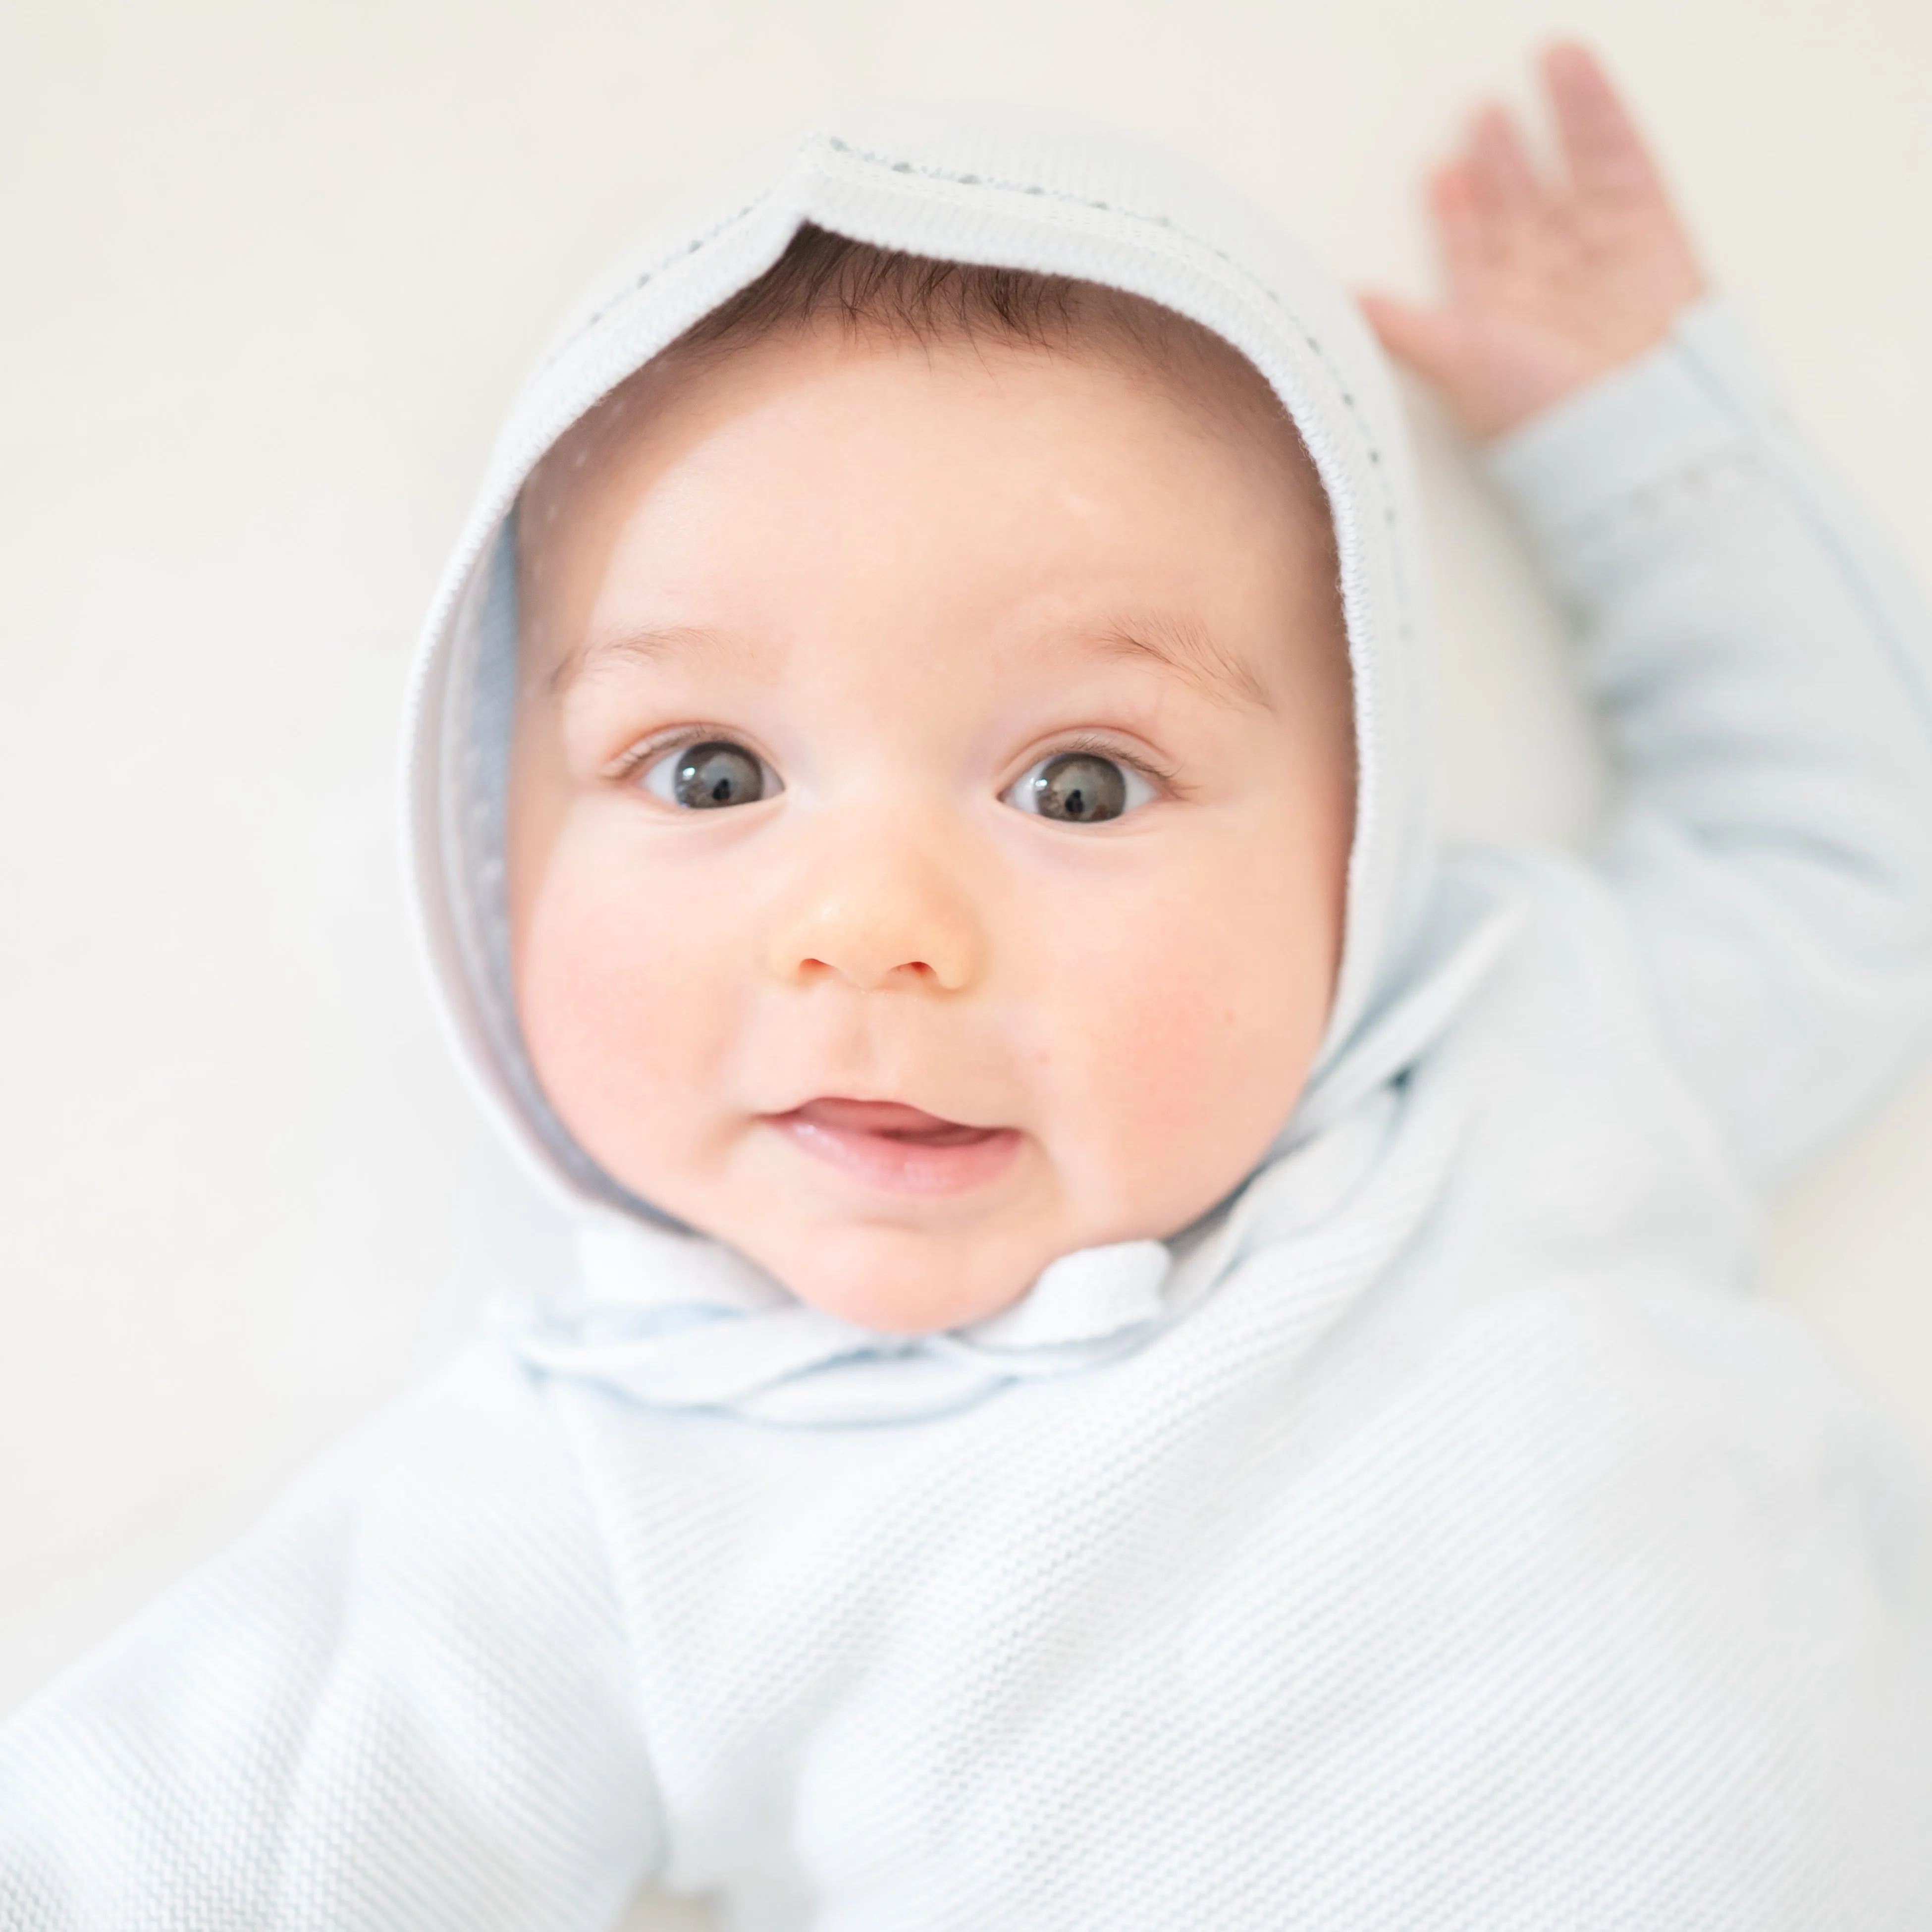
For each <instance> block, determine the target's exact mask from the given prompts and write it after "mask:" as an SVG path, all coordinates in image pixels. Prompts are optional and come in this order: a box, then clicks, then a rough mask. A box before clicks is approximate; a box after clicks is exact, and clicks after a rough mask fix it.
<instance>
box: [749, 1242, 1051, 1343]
mask: <svg viewBox="0 0 1932 1932" xmlns="http://www.w3.org/2000/svg"><path fill="white" fill-rule="evenodd" d="M723 1238H724V1240H725V1241H727V1242H728V1243H729V1244H730V1246H732V1247H736V1248H737V1249H738V1250H739V1251H740V1252H741V1253H743V1254H745V1255H746V1256H748V1257H749V1258H750V1259H751V1260H752V1261H754V1262H757V1265H759V1266H760V1268H763V1269H764V1270H765V1271H766V1273H767V1274H771V1275H772V1276H775V1277H776V1278H777V1279H778V1280H779V1281H780V1282H781V1283H783V1284H784V1286H785V1287H786V1288H787V1289H788V1290H789V1291H790V1292H791V1293H792V1294H793V1295H796V1297H797V1298H798V1299H799V1301H802V1302H803V1303H804V1304H805V1305H806V1306H807V1307H810V1308H816V1309H817V1310H820V1312H821V1313H823V1314H826V1315H832V1316H837V1317H838V1319H839V1320H840V1321H841V1322H851V1323H853V1325H855V1326H856V1327H858V1328H872V1329H877V1330H879V1331H881V1332H883V1333H884V1334H893V1335H930V1334H938V1333H940V1332H941V1331H944V1330H946V1329H949V1328H968V1327H970V1326H971V1325H972V1324H973V1323H974V1322H983V1321H986V1319H988V1318H989V1317H990V1316H995V1315H998V1313H1001V1310H1004V1309H1007V1308H1010V1307H1012V1306H1013V1304H1014V1303H1015V1302H1016V1301H1019V1300H1020V1299H1021V1298H1022V1297H1023V1296H1024V1295H1025V1294H1026V1292H1027V1291H1028V1289H1030V1288H1031V1287H1032V1286H1033V1285H1034V1283H1035V1282H1036V1281H1037V1280H1039V1278H1040V1274H1041V1273H1042V1271H1043V1270H1044V1269H1045V1268H1046V1267H1047V1265H1048V1264H1049V1262H1052V1261H1054V1260H1055V1259H1057V1257H1058V1254H1059V1253H1062V1252H1066V1251H1067V1250H1066V1249H1065V1248H1064V1247H1055V1246H1054V1245H1053V1244H1051V1243H1047V1242H1043V1241H1040V1240H1039V1239H1038V1238H1034V1239H1032V1240H1028V1239H1026V1238H1024V1237H1021V1236H1019V1235H1015V1234H1012V1233H1006V1234H1001V1233H995V1232H992V1231H989V1232H987V1233H986V1234H985V1235H980V1236H977V1237H976V1236H975V1235H971V1234H962V1232H961V1231H960V1230H959V1229H957V1228H956V1227H955V1228H951V1229H946V1230H944V1231H943V1232H942V1231H941V1230H938V1229H932V1230H921V1229H916V1228H907V1227H893V1226H880V1225H877V1224H865V1223H860V1224H858V1225H856V1226H843V1227H835V1228H826V1227H823V1226H820V1227H816V1228H813V1229H809V1230H793V1231H790V1232H788V1233H787V1234H785V1235H778V1232H777V1231H775V1230H767V1229H758V1230H756V1231H748V1230H739V1231H738V1232H737V1233H736V1238H733V1235H730V1234H726V1235H724V1236H723Z"/></svg>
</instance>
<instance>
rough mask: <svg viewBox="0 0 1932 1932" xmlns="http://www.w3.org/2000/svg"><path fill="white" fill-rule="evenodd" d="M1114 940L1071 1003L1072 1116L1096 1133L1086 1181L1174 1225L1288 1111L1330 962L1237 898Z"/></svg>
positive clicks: (1162, 916)
mask: <svg viewBox="0 0 1932 1932" xmlns="http://www.w3.org/2000/svg"><path fill="white" fill-rule="evenodd" d="M1250 896H1252V895H1250ZM1117 938H1118V944H1116V946H1115V947H1112V948H1110V949H1109V956H1108V962H1107V965H1106V970H1105V972H1104V974H1103V975H1101V976H1099V977H1093V978H1090V983H1089V984H1088V986H1087V987H1086V988H1085V990H1084V993H1083V994H1082V995H1079V997H1073V998H1069V1000H1068V1001H1067V1008H1066V1010H1067V1013H1068V1015H1069V1020H1068V1025H1067V1034H1068V1037H1070V1039H1073V1040H1077V1041H1078V1043H1079V1054H1078V1058H1079V1065H1078V1067H1070V1068H1068V1069H1067V1070H1065V1071H1066V1073H1067V1076H1070V1079H1069V1082H1068V1084H1069V1085H1078V1086H1079V1087H1081V1088H1084V1090H1085V1091H1084V1092H1083V1093H1082V1094H1081V1096H1080V1098H1079V1100H1078V1101H1077V1102H1076V1103H1075V1108H1074V1111H1075V1112H1077V1114H1078V1115H1082V1116H1084V1117H1085V1119H1086V1121H1088V1124H1089V1128H1090V1131H1091V1133H1092V1135H1093V1138H1092V1140H1091V1143H1090V1148H1091V1161H1092V1165H1093V1168H1094V1170H1096V1171H1094V1172H1091V1175H1090V1177H1089V1178H1090V1180H1091V1182H1092V1183H1093V1184H1094V1185H1096V1186H1097V1187H1100V1188H1101V1189H1103V1190H1105V1191H1106V1193H1107V1194H1108V1195H1109V1196H1110V1197H1111V1198H1112V1199H1113V1200H1114V1201H1115V1202H1118V1203H1119V1204H1121V1205H1122V1206H1123V1207H1124V1208H1125V1207H1127V1206H1129V1205H1132V1206H1133V1208H1135V1209H1136V1211H1140V1212H1145V1213H1146V1214H1148V1215H1149V1216H1150V1217H1151V1218H1154V1219H1157V1220H1160V1221H1162V1222H1163V1223H1165V1224H1166V1225H1165V1226H1164V1227H1163V1228H1162V1229H1160V1230H1158V1232H1172V1228H1174V1227H1175V1226H1180V1225H1181V1224H1182V1223H1184V1221H1186V1220H1190V1219H1191V1218H1193V1216H1194V1215H1195V1214H1199V1213H1200V1212H1202V1211H1204V1210H1205V1208H1208V1207H1209V1206H1211V1205H1212V1204H1213V1203H1214V1202H1215V1201H1216V1200H1217V1199H1220V1196H1222V1195H1223V1194H1224V1193H1226V1192H1227V1190H1229V1188H1230V1187H1233V1186H1234V1185H1235V1184H1236V1183H1237V1182H1238V1181H1240V1179H1241V1177H1242V1176H1243V1175H1244V1174H1246V1173H1247V1171H1248V1169H1250V1167H1251V1166H1253V1163H1254V1161H1255V1160H1256V1159H1257V1158H1258V1157H1259V1155H1260V1154H1261V1152H1262V1150H1263V1149H1264V1148H1265V1147H1266V1145H1267V1144H1268V1142H1269V1141H1270V1140H1271V1139H1272V1138H1273V1137H1274V1135H1275V1133H1277V1132H1278V1131H1279V1130H1280V1127H1282V1126H1283V1124H1284V1123H1285V1122H1286V1120H1287V1118H1288V1116H1289V1113H1290V1112H1291V1111H1292V1108H1293V1106H1294V1102H1295V1096H1296V1094H1298V1092H1299V1091H1300V1089H1301V1085H1302V1082H1303V1081H1304V1079H1305V1078H1306V1076H1307V1070H1308V1067H1309V1064H1310V1061H1312V1059H1313V1055H1314V1053H1315V1051H1316V1048H1317V1047H1318V1046H1319V1043H1320V1036H1321V1032H1322V1024H1323V1021H1324V1019H1325V1015H1326V1013H1327V1009H1328V999H1329V995H1330V990H1331V988H1330V979H1331V975H1332V967H1331V965H1330V964H1329V962H1328V956H1327V947H1326V944H1325V942H1324V941H1323V939H1322V935H1320V934H1319V932H1314V931H1312V930H1310V929H1308V928H1307V926H1305V925H1304V924H1301V923H1300V922H1298V921H1297V920H1296V919H1295V918H1294V917H1293V916H1292V914H1291V913H1289V909H1288V908H1287V907H1286V906H1281V907H1266V906H1264V907H1261V908H1259V910H1255V909H1252V908H1250V909H1244V908H1243V907H1241V904H1240V903H1239V897H1238V895H1236V894H1234V893H1228V894H1219V893H1215V894H1196V895H1190V898H1188V899H1187V900H1186V901H1184V902H1181V903H1179V904H1176V903H1174V902H1172V901H1170V902H1169V904H1168V905H1167V906H1166V907H1163V908H1162V909H1160V912H1159V913H1157V914H1156V915H1154V916H1149V917H1148V918H1146V919H1143V920H1142V921H1139V922H1137V924H1136V927H1135V928H1134V929H1130V930H1127V931H1124V932H1119V933H1118V935H1117ZM1145 1232H1157V1231H1156V1230H1154V1229H1147V1230H1145Z"/></svg>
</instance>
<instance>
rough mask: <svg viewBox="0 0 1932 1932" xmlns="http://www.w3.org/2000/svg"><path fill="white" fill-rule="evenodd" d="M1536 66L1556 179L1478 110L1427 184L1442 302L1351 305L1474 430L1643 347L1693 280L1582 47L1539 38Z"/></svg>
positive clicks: (1623, 116) (1491, 426)
mask: <svg viewBox="0 0 1932 1932" xmlns="http://www.w3.org/2000/svg"><path fill="white" fill-rule="evenodd" d="M1543 77H1544V85H1545V86H1546V87H1547V89H1548V91H1549V95H1550V106H1551V107H1552V109H1553V112H1554V115H1555V118H1556V132H1557V136H1558V139H1559V143H1560V145H1561V147H1562V154H1563V163H1564V166H1563V170H1562V178H1561V179H1559V180H1556V181H1550V180H1547V179H1546V178H1544V177H1543V176H1542V175H1540V174H1539V173H1538V170H1537V169H1536V167H1535V166H1534V165H1533V164H1532V162H1531V160H1530V158H1529V154H1528V153H1527V152H1526V150H1525V148H1524V146H1523V139H1522V136H1520V133H1518V132H1517V127H1516V124H1515V123H1514V121H1513V120H1512V119H1511V117H1510V115H1509V114H1508V113H1507V112H1506V111H1505V110H1504V109H1502V108H1501V107H1496V106H1494V105H1492V106H1490V107H1486V108H1484V110H1483V111H1482V112H1481V113H1480V114H1479V115H1478V116H1477V118H1476V121H1475V125H1474V127H1472V129H1471V130H1470V134H1469V142H1468V144H1467V145H1466V147H1465V148H1464V149H1463V152H1462V154H1460V156H1458V157H1457V158H1455V159H1454V160H1451V161H1448V162H1447V163H1445V164H1444V165H1443V166H1442V167H1440V168H1439V169H1437V170H1436V173H1435V175H1433V178H1432V179H1431V181H1430V199H1431V202H1432V204H1433V208H1434V211H1435V216H1436V233H1437V239H1438V242H1439V245H1440V248H1441V250H1442V262H1443V272H1444V279H1445V282H1446V283H1447V284H1448V293H1447V297H1446V299H1445V301H1444V302H1443V303H1442V305H1441V306H1440V307H1439V308H1420V307H1417V306H1415V305H1412V304H1410V303H1408V302H1397V301H1395V300H1394V299H1391V298H1390V297H1388V296H1367V297H1365V298H1364V301H1363V308H1364V310H1365V311H1367V315H1368V318H1369V320H1370V323H1372V324H1373V326H1374V328H1375V331H1376V334H1377V335H1379V336H1380V337H1381V338H1382V345H1383V347H1385V348H1386V349H1387V350H1388V351H1389V353H1391V355H1393V356H1397V357H1399V358H1400V359H1401V360H1402V361H1403V362H1406V363H1407V364H1409V366H1410V367H1411V368H1413V369H1414V370H1415V371H1416V373H1417V374H1418V375H1420V376H1421V377H1424V379H1425V380H1427V382H1429V383H1431V384H1433V386H1435V387H1436V389H1438V390H1439V391H1440V392H1442V396H1443V398H1444V400H1445V401H1446V402H1447V403H1448V405H1449V407H1450V409H1451V410H1452V411H1453V412H1454V414H1455V415H1456V416H1457V418H1458V419H1460V422H1462V424H1463V427H1464V428H1466V429H1467V430H1468V431H1469V432H1470V433H1471V434H1472V435H1475V436H1478V437H1493V436H1500V435H1502V434H1503V433H1504V432H1505V431H1507V430H1510V429H1513V428H1515V427H1516V425H1517V424H1518V423H1520V422H1523V421H1524V420H1526V419H1527V418H1529V417H1530V416H1534V415H1535V413H1536V412H1537V411H1538V410H1541V409H1542V408H1544V407H1546V406H1547V405H1548V404H1551V403H1553V402H1556V401H1559V399H1560V398H1562V397H1564V396H1566V395H1569V394H1570V392H1571V391H1572V390H1574V389H1581V388H1582V387H1583V385H1584V384H1585V383H1589V382H1590V381H1592V380H1594V379H1595V377H1598V376H1602V375H1606V374H1608V373H1609V372H1610V371H1611V370H1613V369H1614V368H1617V367H1618V366H1619V365H1620V364H1622V363H1625V362H1629V361H1631V360H1632V359H1634V357H1637V356H1641V355H1642V354H1643V353H1644V352H1645V350H1648V349H1651V348H1653V347H1655V346H1656V344H1658V343H1659V342H1660V341H1662V340H1663V338H1664V336H1665V335H1667V333H1668V332H1669V330H1670V325H1671V322H1672V320H1673V318H1674V317H1676V314H1677V313H1678V311H1679V310H1680V309H1682V308H1683V307H1684V306H1685V305H1686V304H1687V303H1688V302H1692V301H1694V300H1695V299H1696V298H1697V296H1699V295H1700V294H1701V293H1703V287H1704V284H1703V276H1702V275H1701V274H1700V272H1699V270H1698V267H1697V260H1696V258H1695V257H1694V255H1693V254H1692V253H1691V244H1690V240H1689V238H1688V236H1686V235H1685V232H1684V228H1683V225H1682V223H1681V222H1680V221H1679V220H1678V218H1677V214H1676V210H1675V209H1674V208H1672V206H1671V205H1670V197H1669V196H1667V194H1666V193H1665V192H1664V184H1663V182H1662V181H1661V179H1660V178H1658V172H1657V169H1656V167H1655V164H1654V163H1652V160H1651V157H1650V155H1649V152H1648V151H1646V148H1645V147H1644V145H1643V139H1642V138H1641V137H1640V136H1639V134H1638V133H1637V129H1636V127H1635V126H1634V124H1633V123H1632V121H1631V118H1630V116H1629V115H1628V113H1625V110H1624V106H1623V104H1622V101H1619V99H1618V98H1617V97H1616V94H1615V92H1613V90H1612V89H1611V86H1610V82H1609V80H1607V78H1606V77H1605V75H1604V71H1603V69H1602V68H1601V67H1599V66H1598V64H1597V62H1596V60H1595V57H1594V56H1593V55H1591V54H1590V53H1589V52H1587V51H1586V49H1583V48H1582V47H1580V46H1567V45H1566V46H1556V47H1553V48H1551V49H1550V51H1549V52H1547V54H1545V55H1544V58H1543Z"/></svg>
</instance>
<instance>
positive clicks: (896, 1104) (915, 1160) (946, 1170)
mask: <svg viewBox="0 0 1932 1932" xmlns="http://www.w3.org/2000/svg"><path fill="white" fill-rule="evenodd" d="M764 1118H765V1120H766V1121H767V1122H768V1123H769V1124H770V1125H771V1126H772V1127H776V1128H778V1129H779V1130H781V1131H782V1132H783V1133H785V1134H786V1135H787V1136H788V1137H789V1138H790V1140H791V1142H792V1143H793V1145H794V1146H796V1147H797V1148H799V1149H800V1150H801V1151H803V1152H805V1153H807V1154H812V1155H814V1156H815V1157H817V1159H819V1160H822V1161H824V1162H826V1163H828V1164H829V1165H830V1166H833V1167H835V1168H837V1169H840V1170H841V1172H844V1173H845V1174H847V1175H850V1177H851V1178H853V1179H855V1180H857V1181H862V1182H865V1184H868V1186H871V1187H881V1188H885V1189H887V1190H890V1191H891V1192H892V1193H906V1194H956V1193H960V1192H962V1191H963V1190H965V1189H967V1188H969V1187H978V1186H979V1185H980V1184H982V1183H983V1182H984V1181H990V1180H992V1179H993V1178H995V1176H996V1175H999V1174H1001V1173H1002V1172H1004V1171H1005V1169H1006V1168H1007V1166H1009V1165H1010V1163H1011V1162H1012V1160H1013V1157H1014V1155H1015V1154H1016V1153H1018V1151H1019V1144H1020V1136H1019V1132H1018V1131H1017V1130H1016V1129H1014V1128H1012V1127H972V1126H969V1125H968V1124H967V1123H966V1122H965V1121H949V1120H947V1119H944V1118H942V1117H941V1115H938V1114H929V1113H928V1112H926V1110H925V1109H923V1108H922V1107H912V1106H907V1105H906V1103H904V1101H902V1100H847V1099H844V1098H843V1097H838V1096H834V1095H822V1096H820V1097H819V1098H818V1099H817V1100H808V1101H806V1102H805V1103H804V1104H803V1106H798V1107H794V1108H793V1109H791V1110H790V1112H788V1113H784V1114H767V1115H765V1116H764Z"/></svg>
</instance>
